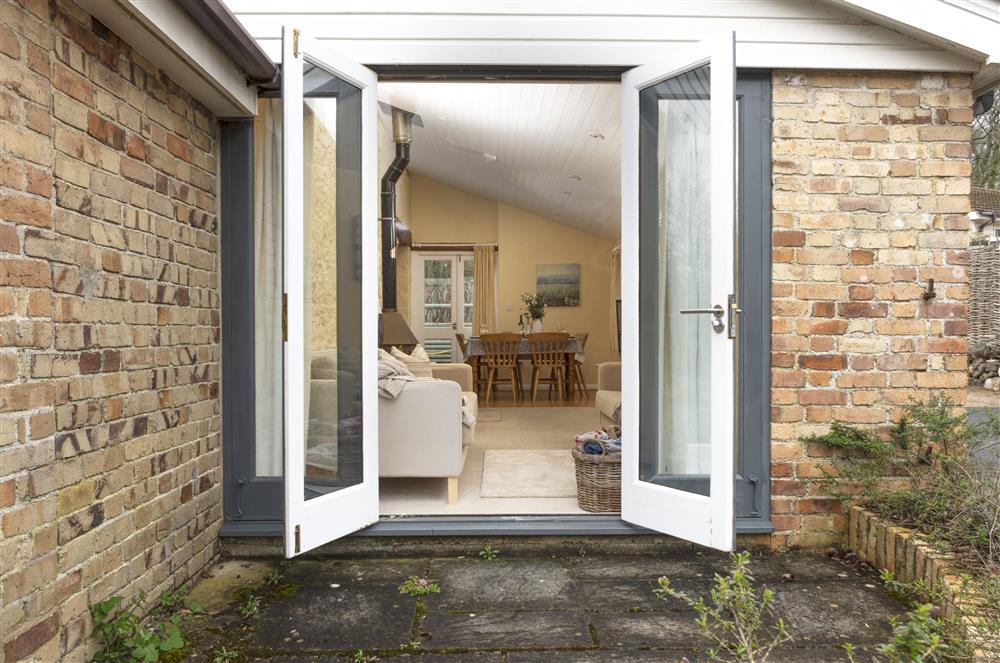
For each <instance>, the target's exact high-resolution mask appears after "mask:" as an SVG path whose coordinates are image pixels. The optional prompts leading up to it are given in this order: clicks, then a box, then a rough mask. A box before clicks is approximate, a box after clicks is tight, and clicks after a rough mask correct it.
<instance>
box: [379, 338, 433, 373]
mask: <svg viewBox="0 0 1000 663" xmlns="http://www.w3.org/2000/svg"><path fill="white" fill-rule="evenodd" d="M390 354H392V356H393V358H394V359H398V360H399V361H401V362H403V363H404V364H406V367H407V368H408V369H410V372H411V373H413V375H415V376H416V377H418V378H432V377H434V373H433V372H432V371H431V358H430V357H428V356H427V351H426V350H424V348H423V346H420V345H418V346H417V347H415V348H413V352H412V353H411V354H406V353H405V352H403V351H402V350H400V349H399V348H396V347H393V348H392V351H391V353H390Z"/></svg>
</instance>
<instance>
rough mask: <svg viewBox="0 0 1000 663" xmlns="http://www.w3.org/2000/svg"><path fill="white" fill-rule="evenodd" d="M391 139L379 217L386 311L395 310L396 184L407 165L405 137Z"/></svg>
mask: <svg viewBox="0 0 1000 663" xmlns="http://www.w3.org/2000/svg"><path fill="white" fill-rule="evenodd" d="M397 112H398V111H397ZM393 119H394V120H395V118H393ZM393 124H395V122H393ZM394 138H396V140H395V144H396V156H395V158H394V159H393V160H392V163H390V164H389V167H388V168H386V170H385V174H384V175H382V192H381V210H380V214H379V221H380V222H381V224H382V308H383V309H388V310H395V309H396V257H395V251H396V242H397V239H396V221H397V219H396V182H398V181H399V178H400V176H401V175H402V174H403V171H404V170H406V166H407V165H408V164H409V163H410V143H409V136H408V135H407V136H406V142H401V141H399V140H398V138H399V137H398V136H395V137H394Z"/></svg>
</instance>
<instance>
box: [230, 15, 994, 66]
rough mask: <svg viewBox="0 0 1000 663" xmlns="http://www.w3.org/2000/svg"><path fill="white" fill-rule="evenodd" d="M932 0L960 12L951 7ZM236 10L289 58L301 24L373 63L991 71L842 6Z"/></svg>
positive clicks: (968, 54) (969, 56)
mask: <svg viewBox="0 0 1000 663" xmlns="http://www.w3.org/2000/svg"><path fill="white" fill-rule="evenodd" d="M886 1H887V2H895V0H886ZM925 1H927V2H933V3H937V4H940V5H941V6H942V7H946V8H951V9H953V8H952V7H950V6H949V5H947V4H946V3H945V2H944V0H925ZM955 1H957V0H955ZM979 1H980V2H983V1H985V0H979ZM898 4H900V5H906V4H908V3H903V2H900V3H898ZM227 5H228V6H229V7H230V8H231V9H232V10H233V12H234V13H235V14H236V15H237V16H238V17H239V18H240V20H241V21H242V22H243V23H244V25H246V26H247V29H248V30H249V31H250V33H251V34H252V35H253V36H254V37H256V38H257V39H258V40H259V42H260V43H261V45H262V46H263V47H264V48H265V50H267V51H268V52H269V53H272V54H275V55H277V53H278V48H279V42H280V39H279V34H278V27H279V26H280V25H282V24H283V23H286V22H289V21H292V20H298V21H300V22H305V23H307V24H308V25H309V26H310V29H311V30H312V32H313V34H316V35H317V36H318V37H319V39H321V40H323V41H328V42H330V43H332V44H335V45H336V47H337V48H338V50H340V51H342V52H344V53H347V54H349V55H351V56H352V57H354V58H355V59H357V60H358V61H359V62H364V63H366V64H372V65H374V64H390V63H401V62H406V63H423V64H449V63H451V64H453V63H458V62H461V63H464V64H536V65H537V64H551V65H558V64H562V65H571V64H576V65H587V64H592V65H597V64H617V65H625V66H630V65H639V64H643V63H647V62H652V61H654V59H655V58H656V57H657V56H658V55H659V54H660V53H662V52H663V51H664V49H668V48H670V47H671V46H676V45H681V44H685V43H694V42H696V41H698V40H700V39H703V38H705V37H706V36H710V35H713V34H718V33H719V32H720V31H722V30H734V31H735V32H736V34H737V45H736V62H737V66H740V67H765V68H782V67H791V66H794V67H798V68H818V69H852V68H859V69H871V68H878V69H883V70H911V71H912V70H917V71H966V72H978V71H979V70H980V67H981V64H982V59H981V58H979V59H977V58H976V57H974V53H973V52H972V51H970V49H969V48H965V47H959V46H958V45H957V44H956V43H951V42H948V44H942V43H940V41H938V42H935V43H928V41H926V40H923V39H921V38H919V37H917V36H914V35H911V34H904V32H903V31H901V28H899V27H897V26H895V25H893V26H891V27H887V26H884V25H879V24H877V23H876V22H874V21H872V20H866V19H865V18H864V17H863V16H862V15H861V13H860V12H859V11H857V10H856V9H855V8H854V7H853V6H851V5H848V4H843V3H840V2H838V1H833V0H818V1H815V2H802V1H801V0H715V1H709V2H706V1H702V0H676V1H672V2H665V1H657V0H629V1H622V2H606V1H603V0H540V1H532V2H527V1H522V2H509V1H507V0H476V1H465V2H456V1H451V2H449V1H447V0H436V1H435V0H427V1H421V2H409V1H406V0H369V1H368V2H365V3H356V2H351V1H349V0H335V1H330V0H287V1H285V2H281V3H270V2H261V1H260V0H227ZM956 11H958V10H956ZM915 32H916V33H919V31H915ZM958 43H964V42H961V41H958ZM973 51H974V49H973Z"/></svg>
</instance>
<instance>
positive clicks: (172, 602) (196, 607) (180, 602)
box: [152, 589, 204, 617]
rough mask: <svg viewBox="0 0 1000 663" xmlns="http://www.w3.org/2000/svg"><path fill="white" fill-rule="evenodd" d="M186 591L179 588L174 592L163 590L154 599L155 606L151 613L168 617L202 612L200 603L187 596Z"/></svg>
mask: <svg viewBox="0 0 1000 663" xmlns="http://www.w3.org/2000/svg"><path fill="white" fill-rule="evenodd" d="M188 593H189V592H188V590H187V589H180V590H178V591H176V592H171V591H166V592H163V593H162V594H160V598H159V599H158V600H157V601H156V607H154V608H153V611H152V614H153V615H157V616H160V617H169V616H171V615H174V614H178V615H182V616H183V615H188V614H196V615H197V614H201V613H203V612H204V610H203V609H202V607H201V604H199V603H197V602H195V601H192V600H191V599H190V598H189V597H188Z"/></svg>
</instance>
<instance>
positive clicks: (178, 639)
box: [90, 592, 201, 663]
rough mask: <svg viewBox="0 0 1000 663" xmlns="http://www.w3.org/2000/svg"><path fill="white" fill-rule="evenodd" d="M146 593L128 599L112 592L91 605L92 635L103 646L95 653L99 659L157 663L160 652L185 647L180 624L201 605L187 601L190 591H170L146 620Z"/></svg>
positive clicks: (98, 661) (113, 662) (106, 662)
mask: <svg viewBox="0 0 1000 663" xmlns="http://www.w3.org/2000/svg"><path fill="white" fill-rule="evenodd" d="M145 602H146V595H145V593H143V592H139V594H138V596H136V597H134V598H132V599H131V600H129V601H126V600H125V599H124V597H121V596H112V597H111V598H109V599H106V600H104V601H100V602H98V603H94V604H92V605H91V606H90V615H91V617H93V619H94V630H93V631H91V636H92V637H93V638H94V639H95V640H97V642H98V643H100V646H101V649H100V650H99V651H98V652H97V653H96V654H95V655H94V659H93V660H94V661H95V663H124V662H126V661H128V662H130V663H131V662H141V663H155V661H158V660H159V659H160V655H161V654H164V653H167V652H172V651H177V650H179V649H181V648H182V647H184V637H183V636H182V635H181V630H180V624H181V621H183V619H184V618H185V617H186V616H188V615H190V614H192V613H195V612H201V607H200V606H198V605H197V604H194V603H191V602H189V601H187V598H186V593H183V592H178V593H173V592H168V593H165V594H164V596H163V597H161V600H160V602H159V603H158V604H157V606H156V607H155V608H154V609H153V610H152V611H150V619H149V621H148V623H143V621H144V619H143V612H144V605H145Z"/></svg>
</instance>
